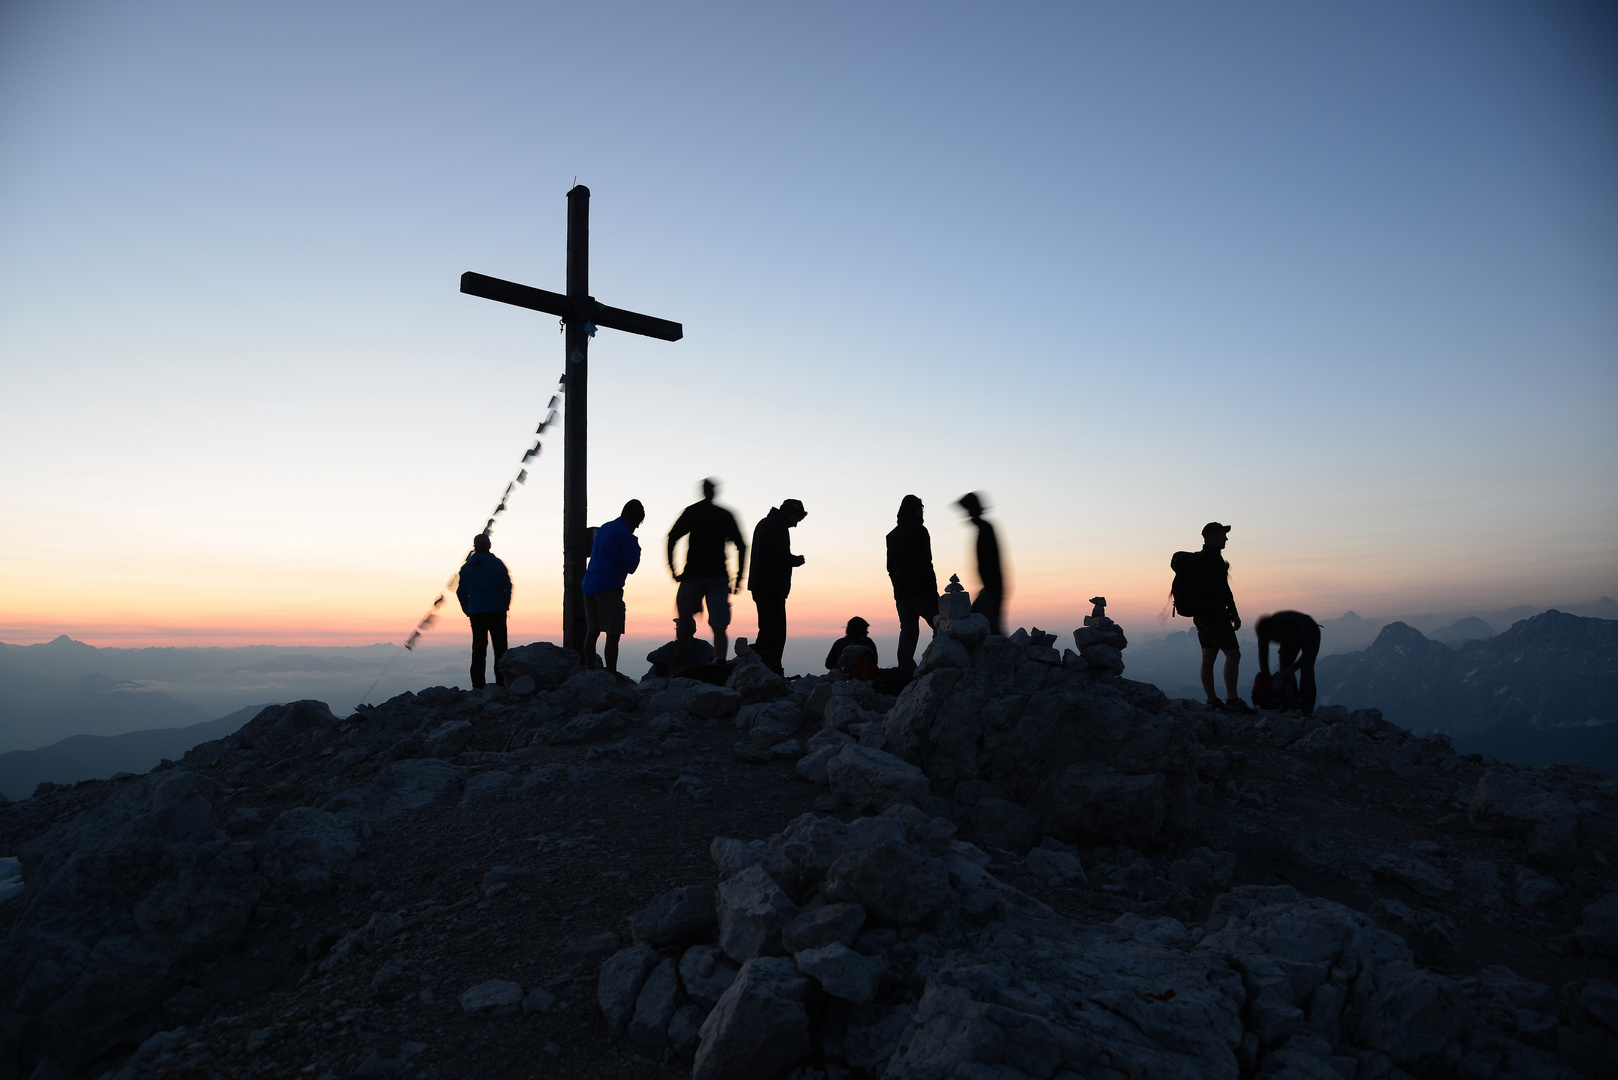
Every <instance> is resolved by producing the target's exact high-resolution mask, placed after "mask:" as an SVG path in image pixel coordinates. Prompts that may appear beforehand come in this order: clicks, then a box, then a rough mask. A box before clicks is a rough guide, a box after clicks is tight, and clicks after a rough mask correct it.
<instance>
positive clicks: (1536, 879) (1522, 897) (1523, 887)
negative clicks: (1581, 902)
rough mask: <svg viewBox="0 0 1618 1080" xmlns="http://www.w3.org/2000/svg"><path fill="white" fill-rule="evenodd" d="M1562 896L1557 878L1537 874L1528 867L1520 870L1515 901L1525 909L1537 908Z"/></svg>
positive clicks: (1518, 871)
mask: <svg viewBox="0 0 1618 1080" xmlns="http://www.w3.org/2000/svg"><path fill="white" fill-rule="evenodd" d="M1561 895H1562V886H1561V885H1559V884H1557V882H1556V879H1555V878H1549V877H1546V876H1545V875H1544V874H1538V873H1535V872H1534V871H1532V870H1530V869H1528V867H1526V866H1523V867H1519V868H1518V870H1517V890H1516V894H1515V899H1516V901H1517V903H1519V904H1521V905H1522V906H1523V907H1525V908H1536V907H1539V906H1541V905H1543V904H1548V903H1550V902H1551V901H1552V900H1556V899H1559V898H1560V897H1561Z"/></svg>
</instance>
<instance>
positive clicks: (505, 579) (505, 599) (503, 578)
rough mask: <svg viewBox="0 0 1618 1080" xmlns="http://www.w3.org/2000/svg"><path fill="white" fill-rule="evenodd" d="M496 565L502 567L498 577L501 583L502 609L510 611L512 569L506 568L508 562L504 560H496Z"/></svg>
mask: <svg viewBox="0 0 1618 1080" xmlns="http://www.w3.org/2000/svg"><path fill="white" fill-rule="evenodd" d="M495 565H496V566H498V567H500V577H499V578H498V581H499V585H500V596H501V598H502V602H501V606H500V610H502V611H510V610H511V571H509V570H507V569H506V564H505V563H504V562H502V561H499V560H496V562H495Z"/></svg>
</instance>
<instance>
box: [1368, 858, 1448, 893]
mask: <svg viewBox="0 0 1618 1080" xmlns="http://www.w3.org/2000/svg"><path fill="white" fill-rule="evenodd" d="M1369 866H1370V869H1371V873H1372V874H1375V875H1376V876H1377V877H1381V878H1386V879H1387V880H1389V881H1394V882H1397V883H1398V884H1400V885H1403V886H1404V887H1405V888H1407V889H1413V890H1415V891H1416V892H1418V893H1420V894H1421V895H1423V896H1426V897H1435V898H1436V897H1440V896H1443V895H1445V894H1447V893H1452V892H1454V891H1455V882H1454V881H1453V880H1452V879H1451V878H1450V876H1449V875H1448V874H1446V873H1444V872H1443V871H1442V870H1440V869H1438V868H1437V867H1436V866H1434V865H1432V864H1431V863H1429V862H1426V861H1425V860H1423V859H1418V858H1416V857H1415V856H1413V855H1403V854H1399V853H1396V852H1395V853H1389V854H1386V855H1378V856H1377V857H1376V858H1374V859H1372V860H1371V861H1370V863H1369Z"/></svg>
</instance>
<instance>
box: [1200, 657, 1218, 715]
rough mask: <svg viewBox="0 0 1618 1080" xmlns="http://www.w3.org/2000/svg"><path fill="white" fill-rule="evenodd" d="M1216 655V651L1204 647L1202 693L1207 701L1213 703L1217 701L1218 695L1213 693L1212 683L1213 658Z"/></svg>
mask: <svg viewBox="0 0 1618 1080" xmlns="http://www.w3.org/2000/svg"><path fill="white" fill-rule="evenodd" d="M1218 655H1219V650H1218V649H1212V648H1206V647H1205V648H1204V649H1203V650H1202V692H1203V693H1204V694H1206V695H1207V696H1208V700H1209V701H1213V702H1217V701H1218V700H1219V695H1218V694H1216V693H1215V692H1214V681H1213V666H1214V657H1216V656H1218Z"/></svg>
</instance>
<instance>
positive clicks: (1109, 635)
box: [1062, 596, 1129, 679]
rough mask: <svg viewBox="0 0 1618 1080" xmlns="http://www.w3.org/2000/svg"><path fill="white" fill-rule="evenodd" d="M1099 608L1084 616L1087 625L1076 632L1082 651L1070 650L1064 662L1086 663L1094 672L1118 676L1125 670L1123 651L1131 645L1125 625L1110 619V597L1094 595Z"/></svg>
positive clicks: (1104, 676) (1076, 645) (1076, 644)
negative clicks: (1108, 616)
mask: <svg viewBox="0 0 1618 1080" xmlns="http://www.w3.org/2000/svg"><path fill="white" fill-rule="evenodd" d="M1090 603H1092V604H1094V605H1095V607H1094V608H1093V609H1092V610H1091V612H1090V614H1088V615H1086V616H1085V617H1084V625H1083V626H1081V627H1079V628H1078V629H1077V630H1075V631H1073V645H1074V648H1076V649H1078V653H1077V654H1074V653H1073V652H1068V653H1067V654H1066V655H1064V656H1063V657H1062V662H1063V663H1064V664H1066V665H1067V666H1068V667H1075V666H1077V665H1076V664H1075V663H1074V661H1078V662H1079V663H1082V664H1083V665H1084V669H1085V670H1086V671H1088V672H1089V673H1090V674H1091V675H1094V676H1096V677H1097V678H1102V679H1116V678H1117V677H1118V676H1120V675H1122V674H1123V673H1124V657H1123V652H1124V650H1125V649H1127V648H1128V647H1129V639H1128V638H1126V637H1124V628H1123V627H1121V626H1119V625H1118V624H1117V623H1115V622H1113V621H1112V620H1111V619H1109V618H1107V598H1106V597H1105V596H1092V597H1090Z"/></svg>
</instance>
